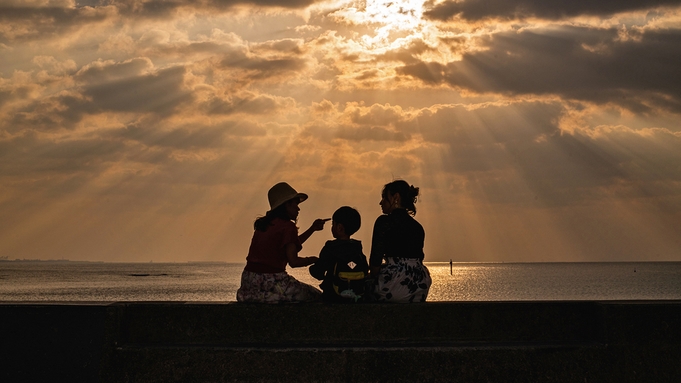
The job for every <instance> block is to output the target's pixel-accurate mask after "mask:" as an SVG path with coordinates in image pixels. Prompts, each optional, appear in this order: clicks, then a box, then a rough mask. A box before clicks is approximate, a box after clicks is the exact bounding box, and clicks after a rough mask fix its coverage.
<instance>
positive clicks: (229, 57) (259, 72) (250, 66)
mask: <svg viewBox="0 0 681 383" xmlns="http://www.w3.org/2000/svg"><path fill="white" fill-rule="evenodd" d="M219 65H220V67H222V68H225V69H229V68H232V69H243V70H245V71H246V72H247V77H248V78H249V79H251V80H262V79H267V78H271V77H278V76H282V75H288V74H289V73H295V72H299V71H302V70H303V69H305V67H306V65H307V61H306V60H305V59H302V58H298V57H273V58H269V57H258V56H255V55H252V54H249V53H248V52H247V51H246V49H245V48H244V49H237V50H234V51H232V52H229V53H228V54H226V55H225V56H224V57H223V58H222V60H221V61H220V64H219Z"/></svg>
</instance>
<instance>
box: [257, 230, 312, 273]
mask: <svg viewBox="0 0 681 383" xmlns="http://www.w3.org/2000/svg"><path fill="white" fill-rule="evenodd" d="M289 243H293V244H295V245H296V250H297V251H300V250H301V249H302V248H303V246H302V244H301V243H300V239H299V238H298V228H297V227H296V225H295V223H293V222H292V221H288V220H284V219H280V218H275V219H274V220H272V224H271V225H270V226H269V227H268V228H267V230H265V231H260V230H257V229H256V230H255V232H254V233H253V239H252V240H251V246H250V248H249V249H248V256H247V257H246V270H248V271H252V272H255V273H280V272H283V271H286V264H287V263H288V258H287V257H286V245H288V244H289Z"/></svg>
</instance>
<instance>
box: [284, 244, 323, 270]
mask: <svg viewBox="0 0 681 383" xmlns="http://www.w3.org/2000/svg"><path fill="white" fill-rule="evenodd" d="M286 258H287V259H288V265H289V266H291V267H305V266H309V265H311V264H313V263H315V262H317V260H318V259H319V258H318V257H299V256H298V248H297V247H296V245H295V244H294V243H289V244H287V245H286Z"/></svg>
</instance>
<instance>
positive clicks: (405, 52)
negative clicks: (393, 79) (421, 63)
mask: <svg viewBox="0 0 681 383" xmlns="http://www.w3.org/2000/svg"><path fill="white" fill-rule="evenodd" d="M433 50H434V49H433V48H432V47H430V46H429V45H428V44H426V43H425V42H424V41H423V40H420V39H417V40H414V41H412V42H411V43H410V44H409V45H407V46H405V47H401V48H397V49H393V50H390V51H387V52H386V53H384V54H382V55H380V56H377V57H376V60H378V61H400V62H403V63H405V64H412V63H415V62H416V61H418V60H417V59H416V57H415V56H417V55H420V54H422V53H424V52H427V51H433Z"/></svg>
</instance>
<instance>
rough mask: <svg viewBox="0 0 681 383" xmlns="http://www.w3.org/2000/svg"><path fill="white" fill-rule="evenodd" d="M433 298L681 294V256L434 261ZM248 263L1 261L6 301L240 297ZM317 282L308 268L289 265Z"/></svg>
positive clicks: (1, 295)
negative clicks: (660, 259)
mask: <svg viewBox="0 0 681 383" xmlns="http://www.w3.org/2000/svg"><path fill="white" fill-rule="evenodd" d="M427 265H428V268H429V270H430V273H431V277H432V279H433V285H432V286H431V290H430V294H429V296H428V300H429V301H510V300H618V299H681V262H664V263H662V262H660V263H651V262H640V263H456V264H454V265H453V267H452V270H451V274H450V266H449V263H427ZM242 269H243V264H235V263H231V264H230V263H77V262H0V301H234V300H235V296H236V290H237V289H238V287H239V283H240V276H241V271H242ZM289 273H290V274H291V275H293V276H294V277H296V278H297V279H298V280H300V281H302V282H305V283H309V284H311V285H313V286H318V284H319V282H318V281H316V280H315V279H313V278H312V277H311V276H310V275H309V273H308V271H307V268H299V269H289Z"/></svg>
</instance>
